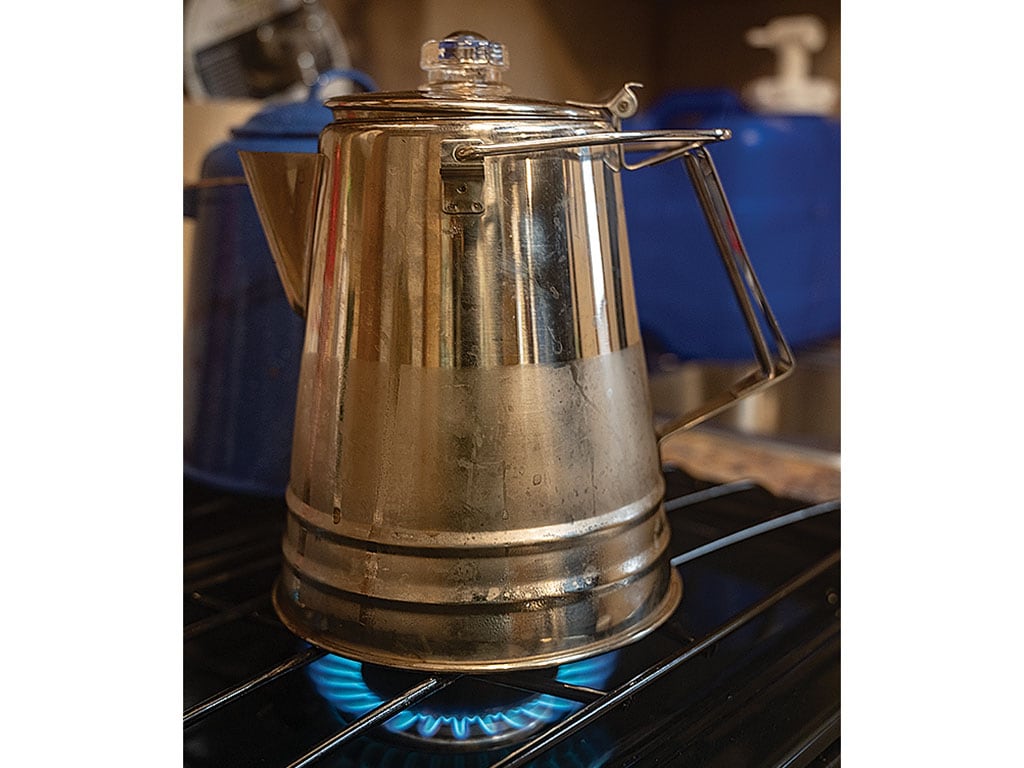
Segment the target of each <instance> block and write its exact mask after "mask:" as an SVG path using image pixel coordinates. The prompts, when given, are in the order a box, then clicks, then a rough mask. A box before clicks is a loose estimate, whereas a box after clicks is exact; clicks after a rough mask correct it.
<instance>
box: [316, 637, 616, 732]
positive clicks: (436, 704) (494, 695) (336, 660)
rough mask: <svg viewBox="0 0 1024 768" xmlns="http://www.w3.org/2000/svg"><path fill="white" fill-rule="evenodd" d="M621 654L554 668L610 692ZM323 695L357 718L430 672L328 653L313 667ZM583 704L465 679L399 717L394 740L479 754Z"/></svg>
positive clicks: (570, 680)
mask: <svg viewBox="0 0 1024 768" xmlns="http://www.w3.org/2000/svg"><path fill="white" fill-rule="evenodd" d="M617 657H618V652H617V651H613V652H611V653H606V654H603V655H601V656H596V657H594V658H590V659H584V660H582V661H576V662H572V663H570V664H563V665H562V666H560V667H558V668H556V669H552V670H548V672H547V674H548V675H549V676H550V677H551V678H552V679H554V680H555V681H557V682H562V683H567V684H570V685H578V686H584V687H588V688H602V687H603V686H604V684H605V683H606V682H607V680H608V678H609V677H610V676H611V673H612V671H613V670H614V669H615V662H616V659H617ZM309 677H310V679H311V680H312V682H313V684H314V685H315V686H316V689H317V691H319V692H320V695H321V696H323V697H324V699H326V700H327V701H328V702H329V703H331V704H332V705H333V706H334V707H335V709H336V710H337V711H338V713H339V714H340V715H341V716H342V717H343V718H344V719H345V720H346V721H350V720H355V719H357V718H359V717H362V716H363V715H365V714H366V713H367V712H370V711H371V710H373V709H375V708H376V707H379V706H381V705H382V704H384V703H386V702H387V701H388V700H389V699H391V698H393V697H395V696H396V695H398V694H399V693H400V692H401V691H403V690H406V689H408V688H410V687H412V686H413V685H415V684H416V683H418V682H420V681H421V680H422V673H419V674H417V673H413V672H407V671H404V670H398V669H391V668H388V667H381V666H376V665H372V664H363V663H362V662H359V661H355V660H353V659H348V658H344V657H342V656H334V655H327V656H324V657H323V658H321V659H319V660H318V661H316V662H314V663H313V664H311V665H310V667H309ZM581 706H582V705H581V704H579V703H578V702H575V701H569V700H566V699H562V698H559V697H557V696H553V695H550V694H546V693H542V694H537V693H532V692H525V691H520V690H518V689H515V688H512V687H506V686H499V685H494V684H491V683H489V682H487V681H486V679H485V678H479V677H464V678H460V679H459V680H456V681H455V682H454V683H453V684H452V685H450V686H448V687H447V688H445V689H444V690H442V691H439V692H438V693H435V694H433V695H432V696H430V697H428V698H426V699H424V700H423V701H421V702H419V703H418V704H416V705H415V706H413V707H411V708H410V709H406V710H403V711H402V712H400V713H399V714H397V715H395V716H394V717H393V718H391V719H390V720H389V721H388V722H387V723H386V724H385V726H384V727H385V729H386V730H387V731H388V732H389V733H390V734H392V735H393V736H395V737H397V738H399V739H401V740H403V741H411V742H416V743H418V744H419V745H420V746H429V747H433V748H439V749H454V750H479V749H493V748H498V747H502V746H506V745H508V744H510V743H515V742H517V741H520V740H522V739H523V738H525V737H526V736H529V735H530V734H532V733H534V732H535V731H537V730H538V729H539V728H541V727H542V726H544V725H548V724H550V723H554V722H556V721H558V720H560V719H561V718H563V717H564V716H566V715H568V714H569V713H571V712H574V711H575V710H577V709H579V708H580V707H581Z"/></svg>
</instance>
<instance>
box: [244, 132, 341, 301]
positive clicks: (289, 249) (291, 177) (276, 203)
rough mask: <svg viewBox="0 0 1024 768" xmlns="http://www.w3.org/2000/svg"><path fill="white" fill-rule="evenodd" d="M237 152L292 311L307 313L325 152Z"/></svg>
mask: <svg viewBox="0 0 1024 768" xmlns="http://www.w3.org/2000/svg"><path fill="white" fill-rule="evenodd" d="M238 156H239V158H240V159H241V161H242V170H243V171H244V172H245V179H246V181H247V182H248V183H249V190H250V192H252V199H253V202H255V204H256V212H257V213H258V214H259V217H260V221H261V222H262V224H263V231H264V233H265V234H266V236H267V244H268V245H269V246H270V253H271V255H272V256H273V257H274V264H275V265H276V266H277V273H278V275H279V276H280V278H281V284H282V285H283V286H284V292H285V295H287V297H288V302H289V303H290V304H291V306H292V309H294V310H295V311H296V312H298V313H299V315H300V316H303V317H304V316H305V314H306V286H307V283H308V280H307V278H308V275H309V251H310V244H311V235H312V229H313V218H314V215H315V212H316V197H317V190H318V189H319V187H320V171H321V168H322V167H323V155H320V154H316V153H305V152H239V153H238Z"/></svg>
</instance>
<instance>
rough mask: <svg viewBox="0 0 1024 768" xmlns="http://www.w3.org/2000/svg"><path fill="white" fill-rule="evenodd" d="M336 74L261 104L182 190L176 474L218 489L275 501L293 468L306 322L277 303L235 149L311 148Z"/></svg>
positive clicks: (276, 284) (280, 299) (368, 85)
mask: <svg viewBox="0 0 1024 768" xmlns="http://www.w3.org/2000/svg"><path fill="white" fill-rule="evenodd" d="M338 78H345V79H348V80H351V81H352V82H354V83H356V84H357V85H359V86H361V87H362V88H363V89H365V90H376V86H374V84H373V82H372V81H371V80H370V79H369V78H368V77H367V76H366V75H364V74H362V73H360V72H356V71H350V70H335V71H331V72H328V73H325V74H324V75H322V76H321V79H320V81H318V83H317V85H316V86H314V87H313V88H312V89H311V91H310V94H309V98H308V99H307V100H306V101H305V102H299V103H286V104H276V105H272V106H268V107H266V108H265V109H263V110H261V111H260V112H259V113H257V114H256V115H254V116H253V117H252V118H251V119H250V120H249V121H248V122H246V123H245V125H243V126H241V127H238V128H235V129H233V130H232V131H231V139H230V140H229V141H227V142H225V143H223V144H220V145H218V146H217V147H214V148H213V149H212V150H211V151H210V152H209V154H207V156H206V157H205V158H204V160H203V167H202V173H201V177H202V178H201V181H200V182H199V183H198V184H196V185H194V186H193V187H191V188H188V189H186V191H185V215H186V216H189V217H192V218H194V219H195V220H196V229H195V236H194V241H193V242H194V246H193V252H192V262H191V268H190V277H189V285H188V302H187V315H186V317H185V349H184V355H185V371H184V415H185V418H184V472H185V476H186V477H187V478H189V479H191V480H195V481H198V482H201V483H204V484H206V485H212V486H215V487H218V488H221V489H224V490H228V491H234V492H240V493H252V494H259V495H273V496H283V495H284V492H285V488H286V487H287V484H288V476H289V470H290V464H291V446H292V431H293V428H294V422H295V396H296V389H297V386H298V378H299V361H300V359H301V355H302V341H303V334H304V328H305V325H304V321H303V320H302V319H301V318H300V317H299V316H298V315H297V314H296V313H295V311H294V310H292V308H291V306H290V305H289V303H288V300H287V299H286V298H285V294H284V289H283V288H282V287H281V280H280V278H279V277H278V274H277V269H276V267H275V266H274V261H273V258H272V257H271V255H270V250H269V247H268V245H267V241H266V237H265V236H264V234H263V228H262V226H261V224H260V220H259V217H258V215H257V213H256V208H255V206H254V204H253V201H252V196H251V194H250V192H249V187H248V186H247V185H246V183H245V180H244V175H243V171H242V164H241V162H240V161H239V159H238V152H239V150H246V151H251V152H316V151H317V141H318V138H319V136H320V132H321V131H322V130H323V128H324V126H326V125H327V124H328V123H330V122H331V120H332V118H333V116H332V114H331V111H330V110H329V109H327V108H326V107H324V106H323V103H322V102H323V98H322V96H321V92H322V90H323V87H324V86H326V85H327V83H329V82H331V81H333V80H336V79H338Z"/></svg>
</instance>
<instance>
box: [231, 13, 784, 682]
mask: <svg viewBox="0 0 1024 768" xmlns="http://www.w3.org/2000/svg"><path fill="white" fill-rule="evenodd" d="M421 65H422V66H423V68H424V69H425V70H426V71H427V73H428V83H427V84H426V85H424V86H423V87H422V88H421V89H420V90H419V91H417V92H402V93H371V94H358V95H346V96H342V97H338V98H335V99H331V100H329V101H328V102H327V106H328V107H329V108H330V109H331V110H332V111H333V113H334V122H333V123H332V124H330V125H328V126H327V127H326V128H325V129H324V131H323V133H322V134H321V135H320V140H319V152H318V153H316V154H287V153H241V157H242V162H243V166H244V169H245V174H246V178H247V179H248V182H249V185H250V187H251V189H252V192H253V197H254V199H255V201H256V205H257V210H258V212H259V214H260V218H261V220H262V222H263V227H264V229H265V231H266V233H267V235H268V241H269V242H270V244H271V250H272V252H273V255H274V258H275V261H276V264H277V268H278V271H279V273H280V276H281V279H282V282H283V283H284V286H285V289H286V292H287V294H288V297H289V300H290V301H291V303H292V305H293V306H294V307H295V309H296V310H297V311H298V312H299V313H300V314H302V315H304V316H305V319H306V332H305V341H304V349H303V357H302V363H301V369H300V373H299V392H298V398H297V406H296V419H295V434H294V441H293V446H292V465H291V480H290V484H289V489H288V492H287V503H288V510H289V512H288V521H287V530H286V533H285V538H284V565H283V571H282V574H281V576H280V578H279V580H278V584H277V587H276V589H275V595H274V600H275V606H276V609H277V611H278V613H279V615H280V617H281V619H282V620H283V621H284V623H285V624H286V625H287V626H288V627H289V628H290V629H291V630H292V631H294V632H295V633H296V634H298V635H299V636H301V637H303V638H305V639H307V640H309V641H310V642H312V643H314V644H316V645H318V646H321V647H323V648H326V649H328V650H330V651H332V652H335V653H338V654H342V655H346V656H350V657H354V658H356V659H360V660H363V661H368V662H371V663H377V664H386V665H390V666H396V667H404V668H411V669H424V670H437V671H477V672H479V671H495V670H507V669H516V668H532V667H542V666H548V665H553V664H558V663H563V662H567V661H571V660H574V659H578V658H582V657H586V656H590V655H594V654H597V653H601V652H604V651H607V650H610V649H613V648H616V647H619V646H622V645H624V644H626V643H629V642H631V641H633V640H635V639H637V638H639V637H640V636H642V635H644V634H645V633H647V632H650V631H651V630H652V629H654V628H655V627H656V626H657V625H658V624H659V623H661V622H662V621H664V620H665V619H666V618H668V616H669V615H670V614H671V613H672V612H673V611H674V610H675V608H676V606H677V604H678V603H679V600H680V596H681V593H682V585H681V583H680V579H679V576H678V574H677V573H676V572H675V570H674V569H673V568H672V567H671V566H670V564H669V562H668V558H667V556H666V547H667V545H668V541H669V533H670V532H669V527H668V523H667V520H666V517H665V513H664V510H663V507H662V495H663V492H664V483H663V479H662V474H661V463H660V461H659V455H658V441H659V438H660V437H663V436H664V435H666V434H668V433H669V432H671V431H674V430H676V429H678V428H681V427H683V426H687V425H690V424H694V423H696V422H698V421H700V420H703V419H705V418H707V417H709V416H711V415H713V414H714V413H717V412H718V411H719V410H721V409H722V408H724V407H727V406H728V405H729V404H731V403H732V402H734V401H735V400H736V399H737V398H738V397H740V396H743V395H745V394H748V393H750V392H752V391H754V390H756V389H758V388H760V387H762V386H764V385H766V384H768V383H770V382H771V381H773V380H777V379H779V378H780V377H781V376H783V375H784V374H785V373H786V372H787V371H788V370H789V368H790V367H791V362H792V361H791V355H790V351H789V349H788V347H787V345H786V343H785V340H784V339H783V338H782V335H781V332H780V331H779V328H778V325H777V323H776V322H775V319H774V317H773V316H772V313H771V311H770V309H769V307H768V306H767V303H766V302H765V300H764V296H763V295H762V292H761V289H760V287H759V286H758V284H757V281H756V278H755V277H754V274H753V271H752V270H751V267H750V263H749V261H748V259H747V257H746V254H745V252H744V250H743V246H742V243H741V241H740V239H739V235H738V233H737V231H736V228H735V224H734V222H733V219H732V215H731V213H730V212H729V207H728V204H727V202H726V198H725V196H724V194H723V192H722V188H721V185H720V183H719V180H718V177H717V175H716V174H715V170H714V166H713V164H712V162H711V158H710V155H709V154H708V152H707V150H706V149H705V147H704V145H705V144H708V143H712V142H716V141H720V140H723V139H726V138H728V136H729V134H728V131H725V130H713V131H649V132H643V133H638V132H633V133H630V132H623V131H621V130H620V120H621V118H623V117H625V116H628V115H630V114H632V113H633V111H635V109H636V99H635V96H634V94H633V91H632V85H634V84H630V85H629V86H627V87H625V88H624V89H623V90H622V91H621V92H620V93H619V94H618V95H617V96H616V97H615V99H613V100H611V101H610V102H608V103H607V104H583V103H550V102H543V101H536V100H528V99H522V98H516V97H514V96H512V95H511V94H510V91H509V88H508V87H507V86H506V85H504V84H503V83H502V82H501V79H502V72H503V70H504V69H505V68H506V67H507V65H508V64H507V58H506V53H505V49H504V47H503V46H502V45H500V44H498V43H494V42H490V41H488V40H486V39H485V38H483V37H481V36H479V35H475V34H472V33H455V34H453V35H450V36H449V37H447V38H445V39H442V40H440V41H430V42H428V43H427V44H426V45H424V47H423V52H422V56H421ZM634 149H641V150H648V151H647V152H645V154H643V155H641V159H639V160H637V161H634V162H629V161H628V160H627V158H628V157H629V156H630V152H631V151H632V150H634ZM634 157H635V156H634ZM669 158H682V160H683V162H684V164H685V166H686V168H687V170H688V171H689V177H690V179H691V181H692V184H693V187H694V189H695V190H696V192H697V195H698V197H699V199H700V202H701V204H702V206H703V208H704V210H705V212H706V214H707V218H708V221H709V224H710V227H711V230H712V232H713V233H714V236H715V239H716V241H717V243H718V246H719V250H720V251H721V254H722V257H723V261H724V263H725V266H726V268H727V271H728V273H729V275H730V278H731V280H732V283H733V285H734V288H735V290H736V294H737V297H738V299H739V302H740V307H741V310H742V312H743V314H744V317H745V319H746V321H747V325H748V328H749V329H750V331H751V336H752V339H753V345H754V351H755V355H756V357H757V360H758V363H759V367H758V369H757V370H756V371H754V372H753V373H751V374H750V376H748V377H747V378H746V379H744V380H743V381H741V382H739V383H737V385H736V386H735V387H734V388H733V389H732V390H730V391H729V392H727V393H724V394H723V395H721V396H719V397H718V398H716V399H714V400H712V401H711V402H708V403H706V404H705V405H704V406H702V407H701V408H700V409H698V410H697V411H695V412H692V413H689V414H685V415H683V416H682V417H680V418H679V419H678V420H677V421H675V422H673V423H672V424H669V425H667V426H666V427H664V428H663V429H662V430H660V431H659V430H656V429H655V426H654V423H653V420H652V414H651V406H650V398H649V395H648V385H647V377H646V367H645V360H644V353H643V347H642V345H641V338H640V330H639V325H638V322H637V311H636V304H635V300H634V296H633V284H632V278H631V274H630V262H629V248H628V244H627V237H626V229H625V221H624V216H623V203H622V195H621V190H620V183H619V174H620V173H621V172H623V171H624V170H634V169H636V168H641V167H644V166H646V165H650V164H652V163H655V162H661V161H663V160H667V159H669ZM680 300H681V301H682V300H685V299H683V298H681V299H680ZM762 325H763V326H764V327H766V328H767V330H768V335H770V336H771V337H772V338H773V343H771V344H770V343H769V341H768V340H767V339H766V335H765V331H764V328H763V327H762Z"/></svg>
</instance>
